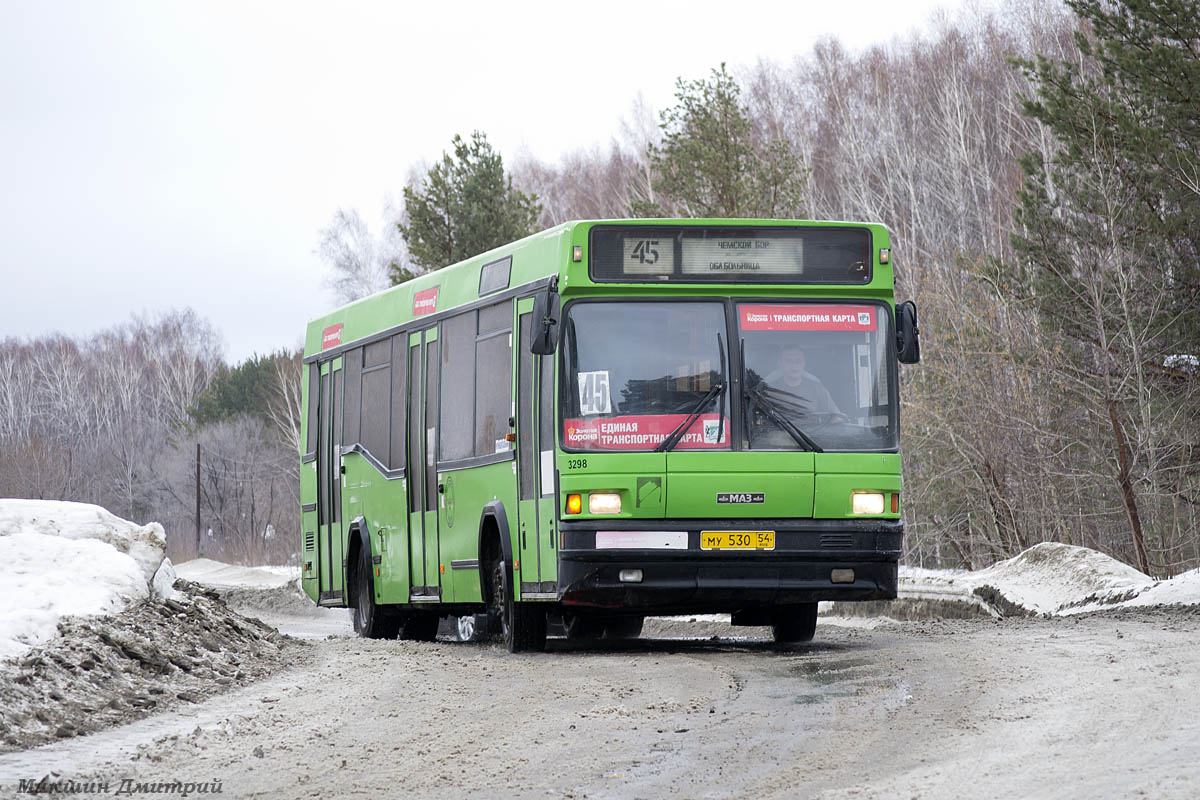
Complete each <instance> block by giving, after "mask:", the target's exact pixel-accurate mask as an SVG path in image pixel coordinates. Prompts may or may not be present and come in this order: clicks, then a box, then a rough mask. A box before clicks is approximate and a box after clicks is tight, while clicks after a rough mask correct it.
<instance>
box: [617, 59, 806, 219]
mask: <svg viewBox="0 0 1200 800" xmlns="http://www.w3.org/2000/svg"><path fill="white" fill-rule="evenodd" d="M740 93H741V90H740V89H739V88H738V85H737V82H736V81H735V80H734V79H733V76H732V75H730V74H729V73H728V72H727V71H726V70H725V65H724V64H721V68H720V69H714V70H713V71H712V75H711V76H710V77H709V79H708V80H706V81H705V80H696V81H686V82H685V81H684V80H683V79H682V78H680V79H679V80H678V81H677V83H676V92H675V98H676V100H677V103H676V105H675V106H673V107H671V108H668V109H667V110H665V111H664V112H663V113H662V124H661V126H660V127H661V128H662V132H663V141H662V144H661V145H659V146H651V148H650V153H649V156H650V161H651V166H652V169H653V172H654V173H655V176H656V177H655V179H654V180H652V184H651V185H652V189H653V192H654V194H655V195H656V197H654V198H651V199H650V200H648V201H641V202H635V203H634V204H633V212H634V213H635V214H637V215H638V216H663V215H664V213H666V212H670V211H673V212H676V213H679V214H682V215H683V216H689V217H788V216H797V215H799V214H800V206H801V195H802V192H803V189H804V182H805V179H806V175H805V171H804V169H803V166H802V163H801V160H800V157H799V156H797V155H796V154H795V153H794V152H793V151H792V148H791V147H790V146H789V145H788V143H787V142H786V141H785V140H783V139H773V138H767V137H764V136H762V135H760V134H759V132H758V131H757V130H756V129H755V125H754V122H753V121H752V119H751V116H750V112H749V109H748V108H746V107H745V106H744V105H742V103H741V100H740Z"/></svg>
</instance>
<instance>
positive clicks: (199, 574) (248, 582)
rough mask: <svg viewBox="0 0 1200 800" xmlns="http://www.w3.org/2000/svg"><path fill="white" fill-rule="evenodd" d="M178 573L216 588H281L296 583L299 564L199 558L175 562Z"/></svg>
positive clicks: (187, 579)
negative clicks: (238, 563) (262, 564)
mask: <svg viewBox="0 0 1200 800" xmlns="http://www.w3.org/2000/svg"><path fill="white" fill-rule="evenodd" d="M175 574H177V575H178V576H179V577H181V578H183V579H184V580H185V581H193V582H195V583H202V584H204V585H205V586H213V587H216V588H227V589H229V588H238V589H277V588H279V587H280V586H287V585H288V584H289V583H295V582H296V580H297V579H299V577H300V568H299V567H239V566H235V565H233V564H223V563H221V562H220V561H213V560H212V559H208V558H197V559H193V560H191V561H184V562H183V563H182V564H176V565H175Z"/></svg>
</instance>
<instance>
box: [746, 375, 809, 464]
mask: <svg viewBox="0 0 1200 800" xmlns="http://www.w3.org/2000/svg"><path fill="white" fill-rule="evenodd" d="M746 399H747V400H750V401H751V403H750V406H749V408H747V409H746V414H747V418H748V417H749V416H750V415H751V414H753V411H754V408H755V406H757V407H758V408H759V409H760V410H761V411H762V413H763V414H765V415H766V417H767V419H769V420H771V422H774V423H775V424H776V425H778V426H779V427H780V428H783V429H784V430H785V431H786V432H787V434H788V435H789V436H791V437H792V438H793V439H795V440H796V444H798V445H800V446H801V447H803V448H805V449H807V450H811V451H813V452H814V453H823V452H825V451H824V450H822V449H821V447H820V446H819V445H818V444H817V443H816V442H814V441H813V440H812V438H811V437H809V435H808V434H806V433H805V432H804V431H802V430H800V429H799V428H798V427H796V425H795V424H794V423H793V422H792V421H791V420H789V419H788V418H787V417H785V416H784V415H783V414H782V413H780V411H779V405H780V401H778V400H775V399H772V398H770V397H768V396H767V385H766V383H764V382H759V384H758V385H757V386H755V387H754V389H752V390H748V391H747V392H746ZM747 424H749V421H748V420H747Z"/></svg>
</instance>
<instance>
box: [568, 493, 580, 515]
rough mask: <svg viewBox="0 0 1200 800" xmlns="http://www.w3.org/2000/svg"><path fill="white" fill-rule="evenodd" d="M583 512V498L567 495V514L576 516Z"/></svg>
mask: <svg viewBox="0 0 1200 800" xmlns="http://www.w3.org/2000/svg"><path fill="white" fill-rule="evenodd" d="M581 511H583V497H582V496H581V495H577V494H569V495H567V513H568V514H578V513H579V512H581Z"/></svg>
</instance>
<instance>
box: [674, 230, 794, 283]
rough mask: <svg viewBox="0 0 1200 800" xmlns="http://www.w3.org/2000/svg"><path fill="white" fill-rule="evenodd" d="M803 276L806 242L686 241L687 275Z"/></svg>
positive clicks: (761, 239)
mask: <svg viewBox="0 0 1200 800" xmlns="http://www.w3.org/2000/svg"><path fill="white" fill-rule="evenodd" d="M731 273H732V274H734V275H736V274H738V273H748V274H753V275H802V274H804V240H803V239H794V238H788V239H782V238H777V237H766V236H722V237H719V238H707V239H690V238H685V239H684V240H683V274H684V275H697V274H699V275H730V274H731Z"/></svg>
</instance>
